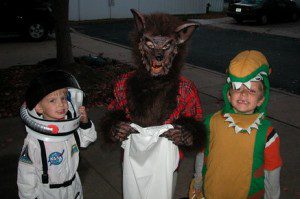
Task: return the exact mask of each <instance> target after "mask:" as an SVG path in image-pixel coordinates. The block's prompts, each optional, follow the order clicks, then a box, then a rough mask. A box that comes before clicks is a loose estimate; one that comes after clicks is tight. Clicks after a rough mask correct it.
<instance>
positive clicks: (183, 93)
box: [108, 72, 202, 124]
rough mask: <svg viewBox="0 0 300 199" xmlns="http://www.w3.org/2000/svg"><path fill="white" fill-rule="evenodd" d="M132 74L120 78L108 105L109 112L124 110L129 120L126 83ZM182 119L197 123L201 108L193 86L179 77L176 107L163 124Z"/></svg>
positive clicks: (200, 116)
mask: <svg viewBox="0 0 300 199" xmlns="http://www.w3.org/2000/svg"><path fill="white" fill-rule="evenodd" d="M133 74H134V73H132V72H131V73H127V74H123V75H121V76H120V78H119V80H118V81H117V83H116V85H115V88H114V96H115V99H114V100H113V101H112V102H111V103H110V104H109V106H108V109H109V110H125V112H126V114H127V117H128V118H129V119H130V112H129V110H128V106H127V98H126V91H127V88H126V81H127V79H128V78H129V77H130V76H132V75H133ZM181 116H183V117H192V118H194V119H195V120H197V121H200V120H201V119H202V108H201V104H200V98H199V95H198V91H197V88H196V86H195V84H194V83H193V82H192V81H190V80H188V79H186V78H185V77H183V76H180V82H179V89H178V95H177V107H176V109H175V110H174V111H173V113H172V114H171V115H170V117H169V119H167V120H166V121H165V122H164V123H165V124H170V123H173V122H174V121H175V120H176V119H178V118H180V117H181Z"/></svg>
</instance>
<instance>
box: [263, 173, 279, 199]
mask: <svg viewBox="0 0 300 199" xmlns="http://www.w3.org/2000/svg"><path fill="white" fill-rule="evenodd" d="M280 169H281V167H278V168H276V169H274V170H272V171H268V170H265V171H264V173H265V181H264V184H265V197H264V198H265V199H279V198H280Z"/></svg>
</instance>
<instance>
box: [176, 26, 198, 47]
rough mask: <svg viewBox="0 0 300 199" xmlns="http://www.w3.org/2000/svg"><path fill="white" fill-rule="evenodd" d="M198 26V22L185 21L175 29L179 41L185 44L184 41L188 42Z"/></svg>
mask: <svg viewBox="0 0 300 199" xmlns="http://www.w3.org/2000/svg"><path fill="white" fill-rule="evenodd" d="M198 26H199V25H198V24H196V23H185V24H182V25H180V26H178V27H177V28H176V29H175V33H176V34H177V43H178V44H183V43H184V42H186V41H187V40H188V39H189V38H190V37H191V36H192V34H193V32H194V30H195V29H196V28H197V27H198Z"/></svg>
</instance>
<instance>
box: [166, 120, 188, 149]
mask: <svg viewBox="0 0 300 199" xmlns="http://www.w3.org/2000/svg"><path fill="white" fill-rule="evenodd" d="M160 137H165V138H167V139H169V140H171V141H172V142H173V143H174V144H175V145H185V146H191V145H193V135H192V133H190V132H189V131H187V130H185V129H184V128H183V127H182V126H180V125H174V128H173V129H170V130H168V131H167V132H165V133H163V134H161V135H160Z"/></svg>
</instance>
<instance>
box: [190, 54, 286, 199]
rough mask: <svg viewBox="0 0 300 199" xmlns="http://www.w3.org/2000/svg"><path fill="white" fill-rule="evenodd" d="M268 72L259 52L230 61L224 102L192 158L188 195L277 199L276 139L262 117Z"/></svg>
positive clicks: (209, 120) (208, 121) (208, 119)
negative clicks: (203, 145) (203, 144)
mask: <svg viewBox="0 0 300 199" xmlns="http://www.w3.org/2000/svg"><path fill="white" fill-rule="evenodd" d="M270 72H271V70H270V67H269V64H268V61H267V59H266V57H265V56H264V55H263V54H262V53H261V52H259V51H255V50H250V51H249V50H246V51H243V52H241V53H239V54H238V55H237V56H236V57H235V58H234V59H233V60H232V61H231V62H230V66H229V69H228V74H229V75H228V79H227V84H225V85H224V87H223V98H224V101H225V106H224V108H223V109H222V110H220V111H218V112H216V113H214V114H211V115H209V116H208V117H206V119H205V126H206V129H207V138H208V140H207V145H206V148H205V150H204V153H199V154H198V155H197V158H196V165H195V166H196V169H195V170H196V173H195V178H194V180H193V181H192V183H191V187H190V193H189V196H190V198H194V199H196V198H203V197H205V198H208V199H211V198H213V199H214V198H224V199H225V198H236V199H243V198H265V199H278V198H279V197H280V184H279V182H280V169H281V165H282V160H281V156H280V149H279V142H280V140H279V136H278V134H277V132H276V131H275V129H274V128H273V127H272V125H271V123H270V121H269V120H268V119H267V118H266V107H267V104H268V100H269V89H270V85H269V77H268V76H269V74H270Z"/></svg>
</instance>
